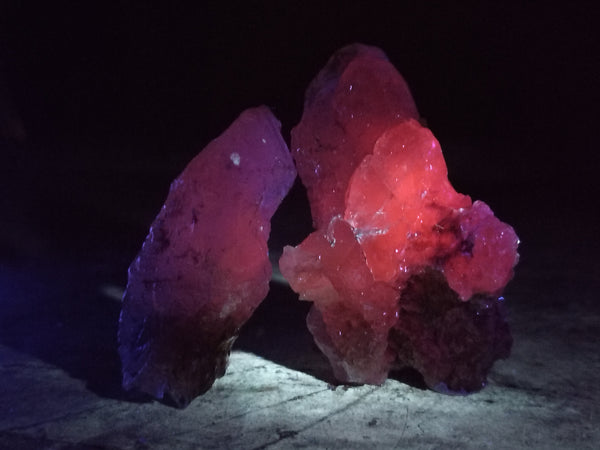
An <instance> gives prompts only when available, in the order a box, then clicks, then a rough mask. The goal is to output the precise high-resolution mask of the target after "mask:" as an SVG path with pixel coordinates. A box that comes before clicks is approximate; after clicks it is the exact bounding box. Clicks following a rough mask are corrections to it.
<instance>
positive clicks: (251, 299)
mask: <svg viewBox="0 0 600 450" xmlns="http://www.w3.org/2000/svg"><path fill="white" fill-rule="evenodd" d="M295 177H296V170H295V168H294V164H293V161H292V158H291V156H290V153H289V150H288V148H287V146H286V144H285V142H284V141H283V138H282V137H281V134H280V124H279V122H278V121H277V119H276V118H275V117H274V116H273V115H272V113H271V112H270V110H268V109H267V108H266V107H259V108H255V109H249V110H247V111H245V112H243V113H242V114H241V115H240V117H239V118H238V119H237V120H235V121H234V122H233V124H232V125H231V126H230V127H229V128H228V129H227V130H226V131H225V132H224V133H223V134H222V135H221V136H220V137H218V138H217V139H215V140H214V141H212V142H211V143H210V144H209V145H208V146H207V147H206V148H205V149H204V150H203V151H202V152H201V153H200V154H198V155H197V156H196V157H195V158H194V159H193V160H192V161H191V162H190V163H189V165H188V166H187V167H186V168H185V169H184V171H183V172H182V173H181V175H180V176H179V177H178V178H177V179H176V180H175V181H174V182H173V183H172V185H171V189H170V192H169V195H168V197H167V200H166V202H165V204H164V206H163V208H162V210H161V211H160V213H159V214H158V216H157V217H156V219H155V220H154V223H153V224H152V227H151V228H150V232H149V234H148V236H147V238H146V240H145V242H144V244H143V247H142V250H141V251H140V253H139V255H138V256H137V258H136V259H135V261H134V262H133V263H132V264H131V266H130V268H129V280H128V284H127V289H126V292H125V295H124V298H123V304H122V312H121V317H120V323H119V344H120V346H119V353H120V356H121V360H122V363H123V386H124V387H125V388H126V389H130V388H132V387H135V388H137V389H139V390H141V391H143V392H146V393H149V394H151V395H153V396H154V397H156V398H159V399H160V398H164V397H167V398H170V399H171V400H172V401H173V402H174V403H175V404H176V405H177V406H179V407H184V406H186V405H187V404H188V403H189V402H190V401H191V400H192V399H193V398H194V397H196V396H198V395H200V394H202V393H203V392H205V391H206V390H208V389H209V388H210V387H211V386H212V384H213V382H214V381H215V379H216V378H217V377H219V376H222V375H223V374H224V372H225V366H226V363H227V358H228V354H229V350H230V348H231V345H232V343H233V341H234V340H235V338H236V336H237V334H238V331H239V329H240V327H241V326H242V325H243V324H244V323H245V322H246V320H247V319H248V318H249V317H250V315H251V314H252V312H253V311H254V309H255V308H256V307H257V306H258V304H259V303H260V302H261V301H262V300H263V298H264V297H265V296H266V294H267V292H268V285H269V280H270V277H271V270H272V269H271V264H270V262H269V259H268V249H267V239H268V237H269V232H270V219H271V216H272V215H273V213H274V212H275V210H276V209H277V207H278V205H279V203H280V202H281V200H282V199H283V198H284V197H285V195H286V194H287V192H288V190H289V189H290V187H291V186H292V184H293V181H294V179H295Z"/></svg>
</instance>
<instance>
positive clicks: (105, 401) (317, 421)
mask: <svg viewBox="0 0 600 450" xmlns="http://www.w3.org/2000/svg"><path fill="white" fill-rule="evenodd" d="M537 251H538V253H539V254H541V255H542V256H544V253H543V252H544V251H543V249H539V250H537ZM546 252H548V251H547V250H546ZM108 256H109V255H102V254H101V253H98V254H95V255H93V256H90V257H89V258H90V259H89V260H88V261H87V263H86V264H85V265H82V264H75V263H73V262H72V261H71V262H69V260H68V258H65V259H61V260H60V261H58V262H57V261H55V262H54V264H49V263H48V262H46V263H43V262H40V263H37V264H29V265H26V266H24V265H22V264H17V263H14V262H13V263H12V264H10V265H7V264H4V265H3V266H2V271H1V272H0V289H1V292H0V294H1V298H2V301H3V308H2V309H1V310H0V379H1V380H2V383H1V384H0V398H1V399H2V400H1V402H2V410H1V412H0V448H11V449H12V448H53V449H54V448H61V449H62V448H84V449H85V448H111V449H139V448H158V449H163V448H164V449H171V448H182V449H186V448H190V449H191V448H256V449H262V448H417V449H419V448H433V447H438V446H443V447H445V448H523V447H526V446H527V447H531V448H555V447H565V446H568V447H571V448H590V449H591V448H594V447H595V445H596V444H597V443H598V442H599V440H600V431H599V429H598V427H597V421H598V417H600V407H599V405H600V389H599V388H598V383H597V373H598V370H600V351H599V350H600V348H599V343H598V323H600V310H599V308H598V306H597V304H596V303H595V299H596V297H595V296H596V292H597V288H598V280H597V279H595V278H594V276H593V274H590V273H587V272H585V271H577V270H569V271H566V272H565V271H563V270H561V267H560V265H559V264H558V260H557V261H556V262H553V260H552V259H551V258H550V256H551V255H550V254H549V253H547V254H546V256H547V257H548V258H547V259H546V260H545V261H546V262H545V266H544V267H543V268H540V267H538V265H537V264H535V263H534V262H533V261H530V260H529V259H528V258H525V259H524V261H523V267H522V270H521V272H520V274H519V275H518V276H517V278H516V279H515V282H514V283H513V284H512V287H511V288H509V290H508V292H507V293H506V296H507V298H509V299H510V303H509V309H510V323H511V326H512V329H513V331H514V338H515V344H514V349H513V353H512V355H511V357H510V358H509V359H508V360H506V361H500V362H498V363H497V364H496V365H495V366H494V368H493V370H492V372H491V374H490V376H489V378H490V384H489V386H488V387H486V388H485V389H483V390H482V391H481V392H478V393H475V394H472V395H469V396H447V395H441V394H439V393H436V392H433V391H430V390H427V389H424V387H423V384H422V382H419V380H418V379H415V378H414V374H413V375H410V374H392V377H391V378H390V379H388V380H387V381H386V382H385V384H384V385H383V386H381V387H374V386H353V387H348V386H335V385H333V384H331V383H332V381H333V377H332V374H331V373H330V370H331V369H330V368H329V365H328V363H327V361H326V360H325V358H324V357H323V356H322V355H321V354H320V352H319V351H318V350H317V349H316V347H314V344H313V343H312V337H311V336H310V334H309V333H308V331H307V330H306V328H305V326H304V315H305V314H306V312H307V311H306V305H305V304H304V303H301V302H298V301H297V300H295V298H294V295H293V294H292V293H291V291H290V290H289V288H287V287H286V286H283V285H281V284H279V283H273V286H272V289H271V293H270V295H269V297H267V299H266V300H265V302H264V303H263V304H262V305H261V306H260V307H259V308H258V310H257V312H256V314H255V316H254V317H252V319H251V320H250V321H249V322H248V324H247V325H246V327H245V328H244V329H243V331H242V334H241V336H240V338H239V340H238V342H237V344H236V346H235V348H234V352H233V353H232V355H231V360H230V364H229V366H228V369H227V372H226V374H225V376H224V377H223V378H221V379H219V380H217V382H216V383H215V385H214V386H213V388H212V389H211V390H210V391H208V392H207V393H206V394H205V395H203V396H201V397H199V398H197V399H195V400H194V401H193V402H192V403H191V404H190V406H189V407H188V408H187V409H185V410H178V409H176V408H173V407H170V406H167V405H164V404H162V403H159V402H156V401H153V400H150V399H148V398H143V397H136V396H134V395H132V394H127V393H124V392H123V391H122V390H121V388H120V378H119V369H120V368H119V363H118V356H117V354H116V333H115V331H116V330H115V325H114V324H115V323H116V321H115V320H114V319H115V318H116V316H117V314H118V311H119V307H120V305H119V297H120V294H121V289H122V286H120V285H119V284H117V283H115V282H114V281H115V280H118V279H119V278H118V277H119V275H118V270H117V269H118V268H115V267H114V266H112V265H110V264H108V261H109V259H108ZM111 258H114V255H112V256H111ZM121 260H122V261H121V264H122V265H124V266H126V264H127V259H126V258H125V257H123V258H121ZM90 267H93V268H94V270H93V271H90V270H89V268H90ZM573 267H574V268H575V266H573ZM547 277H550V279H551V280H552V281H551V282H548V281H547ZM542 281H543V282H542ZM532 299H534V300H532ZM536 299H537V300H536ZM567 299H577V302H571V303H568V300H567ZM83 300H85V301H83ZM542 302H543V303H544V304H545V305H544V306H543V307H542V306H541V303H542ZM35 308H37V310H36V309H35ZM275 319H276V320H275Z"/></svg>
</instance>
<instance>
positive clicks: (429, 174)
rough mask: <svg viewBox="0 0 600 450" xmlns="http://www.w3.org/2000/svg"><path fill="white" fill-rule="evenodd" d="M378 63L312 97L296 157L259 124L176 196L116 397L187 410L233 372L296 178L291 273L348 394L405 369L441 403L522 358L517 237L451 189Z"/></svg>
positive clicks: (362, 65) (138, 275)
mask: <svg viewBox="0 0 600 450" xmlns="http://www.w3.org/2000/svg"><path fill="white" fill-rule="evenodd" d="M418 120H419V114H418V112H417V109H416V107H415V104H414V102H413V99H412V97H411V94H410V91H409V89H408V87H407V85H406V83H405V81H404V80H403V78H402V77H401V76H400V74H399V73H398V72H397V71H396V69H395V68H394V67H393V66H392V65H391V64H390V62H389V61H388V60H387V58H386V56H385V55H384V54H383V52H381V50H379V49H376V48H373V47H367V46H364V45H358V44H357V45H352V46H349V47H346V48H343V49H341V50H340V51H338V52H337V53H336V54H334V55H333V57H332V58H331V59H330V61H329V63H328V64H327V65H326V67H325V68H324V69H323V70H322V71H321V72H320V73H319V74H318V75H317V77H316V78H315V80H314V81H313V82H312V83H311V84H310V86H309V88H308V90H307V93H306V101H305V105H304V114H303V116H302V119H301V121H300V123H299V124H298V125H297V126H296V127H295V128H294V129H293V130H292V155H290V152H289V151H288V149H287V147H286V145H285V142H284V141H283V139H282V137H281V134H280V131H279V130H280V124H279V122H278V121H277V119H275V117H273V115H272V114H271V112H270V111H269V110H268V109H267V108H266V107H259V108H255V109H250V110H247V111H245V112H244V113H242V115H241V116H240V117H239V118H238V119H237V120H236V121H235V122H234V123H233V124H232V125H231V126H230V127H229V128H228V129H227V130H226V131H225V132H224V133H223V134H222V135H221V136H220V137H218V138H217V139H215V140H214V141H213V142H211V143H210V144H209V145H208V146H207V147H206V148H205V149H204V150H203V151H202V152H201V153H200V154H199V155H198V156H196V157H195V158H194V159H193V160H192V161H191V162H190V164H189V165H188V166H187V167H186V168H185V170H184V171H183V173H182V174H181V175H180V176H179V177H178V178H177V179H176V180H175V181H174V182H173V183H172V185H171V190H170V192H169V195H168V197H167V200H166V202H165V204H164V206H163V208H162V210H161V211H160V213H159V214H158V216H157V217H156V219H155V221H154V223H153V224H152V227H151V228H150V233H149V234H148V236H147V238H146V241H145V242H144V244H143V247H142V250H141V251H140V253H139V255H138V257H137V258H136V259H135V260H134V262H133V263H132V264H131V266H130V268H129V280H128V284H127V289H126V292H125V296H124V298H123V305H122V311H121V317H120V323H119V353H120V356H121V360H122V363H123V385H124V387H125V388H126V389H129V388H132V387H136V388H138V389H139V390H141V391H143V392H146V393H149V394H151V395H153V396H155V397H157V398H168V399H170V400H171V401H172V402H173V403H174V404H175V405H177V406H180V407H184V406H186V405H187V404H188V403H189V402H190V401H191V400H192V399H193V398H194V397H196V396H198V395H200V394H202V393H203V392H205V391H206V390H207V389H209V388H210V387H211V386H212V384H213V383H214V381H215V379H216V378H217V377H219V376H222V375H223V374H224V372H225V366H226V363H227V357H228V354H229V350H230V349H231V346H232V344H233V341H234V340H235V338H236V337H237V335H238V332H239V330H240V327H241V326H242V325H243V324H244V323H245V322H246V321H247V319H248V318H249V317H250V315H251V314H252V313H253V311H254V310H255V308H256V307H257V306H258V304H259V303H260V302H261V301H262V299H263V298H264V297H265V296H266V294H267V291H268V283H269V279H270V276H271V265H270V263H269V259H268V249H267V239H268V237H269V232H270V220H271V216H272V215H273V214H274V212H275V210H276V209H277V207H278V205H279V203H280V202H281V201H282V199H283V198H284V197H285V195H286V194H287V192H288V190H289V189H290V187H291V185H292V183H293V181H294V178H295V176H296V169H295V168H294V164H293V161H292V156H293V158H294V159H295V162H296V167H297V169H298V173H299V175H300V178H301V180H302V182H303V183H304V185H305V186H306V189H307V193H308V197H309V201H310V206H311V212H312V217H313V222H314V225H315V228H316V231H314V232H313V233H312V234H310V235H309V236H308V237H307V238H306V240H305V241H304V242H302V243H301V244H300V245H298V246H297V247H295V248H293V247H289V246H288V247H286V248H285V249H284V252H283V255H282V257H281V259H280V269H281V272H282V274H283V275H284V277H285V278H286V279H287V280H288V281H289V283H290V285H291V287H292V288H293V289H294V290H295V291H296V292H298V293H299V294H300V298H301V299H302V300H307V301H311V302H313V305H312V307H311V310H310V312H309V315H308V318H307V323H308V327H309V330H310V332H311V333H312V334H313V336H314V339H315V341H316V343H317V345H318V346H319V348H320V349H321V350H322V351H323V352H324V353H325V355H326V356H327V357H328V359H329V361H330V363H331V365H332V367H333V371H334V374H335V376H336V377H337V378H338V379H339V380H340V381H342V382H348V383H370V384H381V383H383V381H385V379H386V378H387V376H388V373H389V371H390V370H391V369H392V368H393V367H394V366H398V367H412V368H414V369H416V370H418V371H419V372H420V373H421V374H422V375H423V378H424V380H425V382H426V383H427V385H428V386H430V387H431V388H433V389H436V390H439V391H444V392H469V391H474V390H478V389H480V388H481V387H482V386H483V385H484V384H485V382H486V377H487V374H488V372H489V370H490V368H491V367H492V365H493V363H494V361H496V360H497V359H499V358H505V357H507V356H508V354H509V352H510V348H511V344H512V339H511V336H510V331H509V329H508V326H507V324H506V321H505V319H504V315H503V308H502V297H500V295H501V293H502V290H503V288H504V286H505V285H506V284H507V283H508V281H509V280H510V278H511V277H512V273H513V268H514V266H515V264H516V263H517V260H518V253H517V246H518V243H519V241H518V238H517V236H516V234H515V232H514V230H513V229H512V228H511V227H510V226H509V225H507V224H505V223H502V222H501V221H500V220H498V219H497V218H496V217H494V215H493V213H492V211H491V210H490V208H489V207H488V206H487V205H486V204H485V203H483V202H481V201H475V202H472V201H471V199H470V197H468V196H466V195H463V194H459V193H458V192H456V191H455V190H454V188H453V187H452V186H451V184H450V182H449V181H448V178H447V169H446V164H445V161H444V157H443V155H442V151H441V148H440V144H439V142H438V141H437V140H436V139H435V137H434V136H433V134H432V133H431V132H430V131H429V130H428V129H427V128H425V127H424V126H422V125H421V124H420V123H419V121H418Z"/></svg>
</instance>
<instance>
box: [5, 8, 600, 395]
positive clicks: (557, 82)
mask: <svg viewBox="0 0 600 450" xmlns="http://www.w3.org/2000/svg"><path fill="white" fill-rule="evenodd" d="M439 3H442V4H441V5H440V4H438V5H435V6H434V5H432V4H431V3H428V2H419V1H410V2H400V1H397V2H389V3H388V6H381V4H378V3H376V2H359V1H354V2H351V1H347V2H326V1H323V2H321V4H319V3H314V4H313V3H312V2H286V1H272V2H250V1H248V2H239V3H237V2H227V1H225V2H164V3H162V4H161V3H159V2H146V1H126V0H123V1H113V2H111V1H103V2H81V1H79V2H77V1H73V2H64V1H52V2H21V1H6V0H5V1H3V2H1V3H0V132H1V135H0V155H1V156H0V267H1V268H2V273H1V274H0V275H1V276H2V278H1V280H0V281H1V282H0V296H2V298H1V301H2V302H3V304H4V308H5V309H4V311H5V312H4V315H3V316H2V317H0V318H1V319H2V320H3V322H2V323H1V325H2V326H3V327H4V334H2V336H0V337H2V342H3V343H8V344H10V345H12V346H14V347H15V348H17V349H20V350H27V351H29V352H30V353H33V354H36V355H37V356H39V357H42V358H45V359H48V360H51V361H52V362H53V363H56V364H58V365H60V366H62V367H66V368H67V369H68V371H69V372H70V373H74V374H75V375H76V376H78V377H81V378H84V379H86V380H87V381H88V383H89V384H90V385H92V387H94V386H95V389H96V390H97V391H99V392H104V391H103V389H105V388H103V387H102V385H103V383H104V384H105V383H106V379H107V377H106V376H105V373H104V372H103V370H104V371H107V370H108V371H109V372H110V373H109V375H110V377H111V378H110V379H111V380H112V381H111V383H112V384H111V386H112V387H111V389H114V392H118V389H119V388H118V384H119V382H118V370H119V369H118V361H117V359H116V352H115V348H116V338H115V333H116V321H117V315H118V310H119V305H118V302H115V303H114V304H111V305H107V304H106V303H105V302H104V301H103V300H101V298H100V297H101V294H102V292H104V294H106V292H107V289H108V290H109V291H110V289H109V288H111V286H112V287H115V286H116V287H121V288H122V287H124V285H125V282H126V269H127V266H128V264H129V262H130V261H131V260H132V259H133V258H134V257H135V254H136V253H137V251H138V250H139V248H140V246H141V242H142V240H143V238H144V236H145V234H146V232H147V230H148V227H149V225H150V223H151V221H152V219H153V218H154V216H155V215H156V213H157V212H158V211H159V209H160V207H161V205H162V203H163V201H164V199H165V197H166V194H167V191H168V187H169V183H170V181H171V180H172V179H173V178H174V177H175V176H177V174H178V173H179V172H181V170H182V169H183V167H185V165H186V164H187V162H188V161H189V160H190V159H191V158H192V157H193V156H194V155H195V154H196V153H197V152H198V151H199V150H200V149H202V148H203V147H204V146H205V145H206V143H207V142H208V141H209V140H211V139H213V138H214V137H216V136H217V135H219V134H220V133H221V132H222V131H223V130H224V129H225V128H227V126H228V125H229V124H230V123H231V121H232V120H233V119H234V118H236V117H237V115H238V114H239V113H240V112H241V111H242V110H244V109H246V108H248V107H251V106H256V105H258V104H266V105H268V106H270V107H271V108H272V109H273V111H274V113H275V114H276V116H277V117H278V118H279V119H280V120H281V121H282V123H283V133H284V137H285V139H286V140H289V130H290V128H291V127H292V126H293V125H294V124H296V123H297V122H298V120H299V119H300V116H301V113H302V103H303V95H304V90H305V89H306V87H307V85H308V83H309V82H310V80H311V79H312V78H313V77H314V76H315V75H316V73H317V72H318V71H319V70H320V69H321V68H322V67H323V65H324V64H325V63H326V61H327V59H328V58H329V57H330V56H331V54H332V53H333V52H334V51H335V50H337V49H338V48H340V47H342V46H344V45H346V44H349V43H353V42H363V43H366V44H371V45H376V46H379V47H381V48H382V49H383V50H384V51H385V52H386V53H387V54H388V56H389V58H390V59H391V61H392V62H393V63H394V64H395V65H396V67H397V68H398V69H399V71H400V72H401V73H402V74H403V75H404V77H405V78H406V80H407V82H408V84H409V86H410V87H411V89H412V92H413V95H414V97H415V101H416V104H417V106H418V108H419V110H420V113H421V114H422V116H424V117H425V118H426V120H427V123H428V125H429V127H430V128H431V129H432V131H433V132H434V134H435V135H436V136H437V138H438V139H439V141H440V142H441V145H442V148H443V149H444V153H445V157H446V160H447V163H448V167H449V173H450V179H451V181H452V182H453V184H454V185H455V186H456V187H457V190H459V191H461V192H464V193H468V194H470V195H471V196H472V197H473V198H474V199H475V198H481V199H483V200H485V201H486V202H488V203H489V204H490V205H491V207H492V209H493V210H494V211H495V212H496V214H497V215H498V217H500V218H501V219H502V220H504V221H506V222H508V223H510V224H512V225H514V227H515V229H516V231H517V233H518V234H519V236H520V237H521V240H522V245H521V249H520V253H521V263H520V266H519V267H518V270H517V276H516V278H515V280H513V282H512V283H511V285H509V292H508V294H510V290H511V289H512V290H514V291H519V292H521V293H523V292H526V293H527V295H522V297H523V298H525V299H526V300H525V301H530V302H531V304H532V305H538V306H539V307H540V308H547V307H550V306H551V305H554V306H555V307H565V305H566V304H568V302H569V301H571V297H570V295H573V296H576V295H577V294H576V293H577V292H578V291H577V289H581V286H579V284H581V283H588V285H589V283H594V286H597V285H598V284H599V275H598V274H599V273H600V264H599V263H598V262H597V260H596V257H595V255H596V254H597V252H598V250H599V248H598V246H599V244H598V238H597V234H598V221H597V219H596V218H595V213H596V212H595V210H596V209H597V208H598V193H599V189H598V182H597V178H598V169H599V168H600V164H599V157H598V150H597V145H598V144H597V139H596V136H595V134H596V132H597V130H598V118H599V117H600V116H599V115H598V108H597V105H598V101H599V100H600V97H599V96H598V86H597V85H598V55H599V52H598V50H599V47H598V45H597V44H598V34H597V30H596V28H597V27H598V15H597V14H596V11H594V8H593V6H592V5H593V3H592V2H590V3H589V4H587V3H584V2H573V3H576V6H573V5H571V4H569V3H567V2H564V3H561V4H558V3H556V4H552V5H551V4H550V3H541V2H540V3H538V5H537V6H536V5H533V3H534V2H502V1H498V2H439ZM457 3H459V4H457ZM521 3H523V4H521ZM525 3H527V5H525ZM390 4H393V5H394V6H393V7H392V6H389V5H390ZM307 214H308V210H307V208H306V203H305V200H304V199H303V192H302V189H301V188H299V187H296V188H295V190H294V191H293V195H292V197H290V198H289V199H288V200H286V203H285V204H284V206H283V208H282V209H281V210H280V212H279V213H278V214H277V216H276V217H275V220H274V224H273V237H274V239H273V242H275V243H276V245H275V246H276V247H280V246H281V245H283V244H284V243H297V242H298V241H299V240H301V239H302V238H303V236H305V235H306V233H307V232H308V230H309V228H310V219H309V218H308V216H307ZM275 251H277V249H275ZM548 267H552V270H550V269H547V268H548ZM557 268H558V269H557ZM560 271H562V272H563V273H567V274H578V275H580V276H571V275H569V276H564V277H562V278H556V276H557V273H559V274H560ZM532 274H534V275H532ZM582 280H583V281H582ZM107 287H108V288H107ZM278 289H279V291H280V290H281V289H280V288H278ZM279 291H278V292H279ZM542 292H545V294H542ZM549 292H551V293H556V295H554V294H553V295H550V294H548V293H549ZM558 293H560V295H559V294H558ZM529 294H531V295H529ZM281 295H283V294H281ZM24 296H25V297H27V298H28V299H29V300H28V301H25V300H23V298H24ZM288 296H289V297H290V298H292V297H293V295H292V294H290V293H289V292H288ZM507 298H509V300H510V296H509V295H507ZM294 301H295V300H294ZM40 302H42V304H40ZM557 305H558V306H557ZM10 308H13V311H16V310H18V311H21V312H22V313H19V314H21V315H20V316H19V317H25V318H26V319H23V320H26V324H27V326H28V327H37V329H38V331H39V330H40V329H42V328H44V327H46V328H44V329H46V332H44V333H39V334H38V337H37V338H33V337H32V338H30V340H29V341H26V342H23V341H22V340H20V339H21V338H20V337H19V335H18V334H17V333H16V331H15V334H11V333H12V332H11V331H10V330H12V329H13V328H14V329H16V327H17V326H20V324H19V323H17V322H15V320H14V317H15V316H14V314H12V315H10V314H8V313H6V311H7V310H9V309H10ZM15 308H16V309H15ZM7 314H8V315H7ZM256 320H260V318H259V319H256ZM290 320H292V319H290ZM293 320H296V319H293ZM267 322H268V321H267ZM56 323H59V324H63V323H70V324H71V326H70V327H66V328H60V330H59V331H57V330H58V328H53V327H54V325H55V324H56ZM11 327H13V328H11ZM61 327H62V325H61ZM7 330H8V331H7ZM57 333H58V334H57ZM57 336H58V337H57ZM59 338H60V339H61V342H63V341H64V342H67V341H73V340H81V342H83V343H84V344H85V345H87V347H88V348H89V349H92V350H93V351H94V352H95V356H96V357H97V358H99V362H98V363H97V364H96V365H94V366H92V367H90V366H89V364H87V363H86V360H85V358H86V355H83V354H81V352H79V354H78V353H77V351H74V352H73V354H71V355H69V354H67V353H68V352H62V353H58V354H57V353H56V352H53V351H52V350H51V349H50V348H49V347H51V345H50V344H48V342H51V341H52V339H59ZM36 339H37V340H36ZM65 345H66V344H65ZM67 347H68V345H67ZM107 367H108V369H107ZM114 392H113V394H114Z"/></svg>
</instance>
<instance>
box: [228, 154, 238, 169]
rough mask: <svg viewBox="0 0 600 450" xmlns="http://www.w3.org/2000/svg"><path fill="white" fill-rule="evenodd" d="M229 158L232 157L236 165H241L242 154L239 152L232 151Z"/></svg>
mask: <svg viewBox="0 0 600 450" xmlns="http://www.w3.org/2000/svg"><path fill="white" fill-rule="evenodd" d="M229 159H231V162H233V165H234V166H239V165H240V160H241V158H240V154H239V153H232V154H231V155H229Z"/></svg>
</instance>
